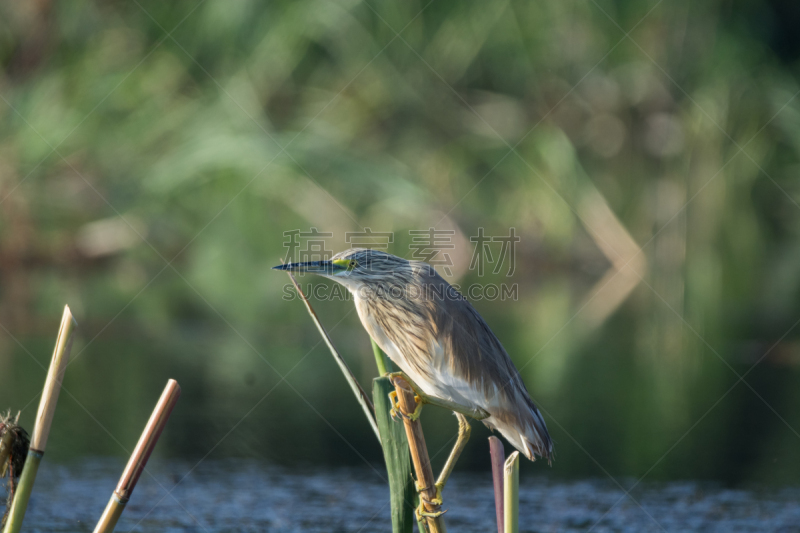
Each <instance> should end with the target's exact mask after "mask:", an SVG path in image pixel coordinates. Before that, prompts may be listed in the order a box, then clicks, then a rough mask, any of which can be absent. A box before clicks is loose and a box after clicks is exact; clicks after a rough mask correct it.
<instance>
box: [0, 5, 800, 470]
mask: <svg viewBox="0 0 800 533" xmlns="http://www.w3.org/2000/svg"><path fill="white" fill-rule="evenodd" d="M798 13H799V12H798V8H797V6H796V4H792V3H789V2H785V3H780V2H777V1H772V2H767V3H761V2H755V1H744V0H742V1H728V2H707V3H697V2H688V1H685V0H677V1H673V2H658V3H657V2H647V3H641V2H631V1H617V2H609V1H608V0H598V1H597V2H596V3H595V2H593V1H581V2H573V1H568V2H527V1H517V0H512V1H499V2H491V3H488V2H482V1H479V0H469V1H465V2H446V1H442V0H434V1H432V2H427V0H423V1H422V2H418V1H415V0H411V1H407V2H358V1H338V0H337V1H319V0H297V1H275V2H254V1H245V0H235V1H232V2H227V1H223V0H205V1H201V2H193V1H192V2H177V3H176V2H169V3H164V2H154V1H142V2H140V3H138V4H137V3H136V2H133V3H127V2H102V3H100V2H97V3H94V2H80V1H74V2H52V1H48V0H39V1H36V2H3V3H2V4H0V62H1V63H2V71H0V96H1V97H2V100H3V102H0V202H1V203H0V324H2V328H0V407H2V409H6V408H10V409H11V410H12V411H14V412H16V410H17V409H23V415H22V424H23V426H25V427H31V426H32V420H33V417H34V415H35V410H36V405H37V403H38V397H37V396H36V394H37V392H38V391H39V390H40V388H41V385H42V383H43V380H44V376H45V369H44V367H46V366H47V362H48V360H49V357H50V354H51V350H52V345H53V343H54V340H55V334H56V332H57V328H58V320H59V317H60V314H61V309H62V305H63V304H64V303H69V304H70V306H71V307H72V309H73V312H74V313H75V315H76V317H77V318H78V322H79V326H80V327H79V330H78V332H79V335H78V336H79V340H78V341H77V342H76V345H75V348H74V350H73V361H74V362H73V363H72V364H71V365H70V367H69V369H68V371H67V374H66V378H65V381H64V386H65V388H66V390H67V391H68V394H67V393H65V394H63V395H62V397H61V402H60V405H59V408H58V412H57V416H56V419H55V423H54V426H53V431H52V433H51V438H50V446H49V449H48V456H52V457H55V458H60V459H62V460H66V459H69V458H74V457H76V456H81V455H98V454H99V455H125V453H124V451H123V448H122V447H123V446H124V447H126V448H127V449H130V448H131V447H132V446H133V444H134V443H135V440H136V437H137V435H138V433H139V431H140V429H141V427H142V426H143V424H144V423H145V421H146V419H147V416H148V413H149V411H150V409H151V408H152V405H153V404H154V403H155V401H156V399H157V397H158V394H159V392H160V390H161V388H162V387H163V385H164V383H165V382H166V380H167V378H169V377H172V378H175V379H177V380H178V381H179V382H180V384H181V386H182V388H183V396H182V398H181V400H180V402H179V404H178V408H177V409H176V411H175V413H174V415H173V418H172V420H171V422H170V426H169V428H168V431H167V432H166V433H165V435H164V439H163V444H162V445H161V446H160V450H159V452H160V453H163V454H166V455H171V456H183V457H189V458H197V459H200V458H202V457H205V456H210V457H217V458H219V457H252V458H260V459H264V460H267V461H271V462H275V463H297V462H309V463H328V464H339V463H352V464H362V461H363V460H364V459H366V460H367V461H371V462H376V463H377V462H380V461H381V451H380V449H379V448H378V447H377V445H376V444H375V442H374V437H373V436H372V434H371V431H370V428H369V427H368V425H367V424H366V423H365V422H364V420H363V415H362V414H361V412H360V410H359V409H358V406H357V405H356V403H355V402H354V401H353V399H352V398H351V397H350V392H349V389H348V387H347V385H346V383H345V382H344V380H343V379H342V378H341V376H340V375H339V374H338V370H337V369H336V366H335V363H334V362H333V361H332V360H331V358H330V356H329V354H328V353H327V352H326V349H325V347H324V345H322V344H320V342H319V341H320V339H319V338H318V335H317V333H316V331H315V329H314V326H313V324H312V323H311V322H310V321H309V320H308V318H307V316H306V314H305V311H304V310H303V309H302V305H301V304H300V303H299V302H298V301H285V300H283V299H282V297H283V295H284V290H283V288H284V286H285V285H286V284H287V283H288V280H287V279H286V277H285V276H283V275H280V274H279V273H276V272H272V271H270V270H269V267H271V266H273V265H276V264H278V263H279V261H280V259H281V258H283V257H284V256H285V252H286V250H285V248H284V235H283V234H284V232H285V231H289V230H295V229H301V230H303V231H308V230H309V228H311V227H316V228H319V229H320V231H329V232H332V233H333V234H334V237H333V239H331V241H330V249H332V250H333V251H339V250H341V249H344V248H345V247H346V246H347V245H346V243H345V242H344V235H345V232H347V231H356V230H359V229H361V228H363V227H370V228H372V229H373V230H374V231H392V232H395V235H396V238H395V241H394V242H393V243H392V244H391V246H390V248H389V250H390V251H392V252H394V253H396V254H398V255H405V256H408V254H409V242H410V238H409V235H408V231H409V230H410V229H427V228H429V227H437V228H440V229H448V230H453V231H455V237H454V243H455V245H456V248H455V249H453V250H450V251H449V253H450V254H451V257H452V259H453V262H454V271H453V276H452V279H453V281H457V282H458V283H459V284H461V285H462V286H465V285H469V284H471V283H477V282H481V283H486V282H495V283H501V282H506V283H509V282H513V283H516V284H518V287H519V298H518V300H517V301H476V302H475V305H476V307H477V308H478V310H479V311H480V312H481V313H482V314H483V315H484V316H485V317H486V319H487V321H488V322H489V324H490V325H491V326H492V328H493V329H494V330H495V332H496V333H497V334H498V336H499V337H500V339H501V340H502V341H503V343H504V344H505V346H506V348H507V349H508V351H509V353H510V354H511V355H512V357H513V358H514V360H515V362H516V363H517V366H518V367H519V368H520V369H521V372H522V374H523V377H524V379H525V381H526V383H527V384H528V387H529V389H530V390H531V394H532V396H533V397H534V399H535V400H536V401H537V402H538V403H539V404H540V405H541V406H542V408H543V410H544V412H545V413H546V419H547V423H548V426H549V427H550V429H551V432H552V434H553V436H554V438H555V440H556V450H557V460H556V462H555V464H554V466H553V468H544V467H543V466H542V465H539V464H536V465H530V464H525V465H523V469H524V470H526V471H529V472H537V473H541V474H543V475H548V476H597V477H604V476H605V472H608V473H610V474H611V475H613V476H632V477H636V478H638V477H640V476H643V475H647V478H646V479H659V478H662V479H665V478H710V479H719V480H724V481H727V482H748V481H770V482H779V483H796V482H797V480H798V479H800V446H798V439H800V433H798V430H800V410H798V408H797V406H798V405H800V369H799V367H798V365H800V331H798V330H797V329H793V326H794V325H795V324H796V321H797V320H798V318H800V299H799V297H800V277H798V272H800V206H799V205H798V201H800V182H798V179H797V174H798V169H799V167H798V161H799V156H800V98H795V96H796V95H797V92H798V89H800V87H799V86H798V78H797V73H798V71H797V66H798V62H797V60H798V57H800V42H799V41H798V39H797V32H796V27H797V24H798V23H800V15H799V14H798ZM396 32H400V34H399V36H398V35H397V33H396ZM627 32H630V33H629V34H628V35H627V37H626V33H627ZM511 147H514V151H513V152H512V151H511V150H510V148H511ZM512 227H513V228H515V229H516V232H517V235H519V236H520V237H521V241H520V243H519V244H518V245H517V249H516V261H515V266H516V268H515V271H514V274H513V276H512V277H511V279H510V280H509V279H507V278H506V276H505V272H502V273H500V274H497V275H494V274H488V275H487V276H485V277H483V278H479V277H478V276H477V274H476V273H475V271H474V270H470V269H469V268H468V265H469V262H470V257H471V254H472V246H473V244H472V243H471V242H470V241H469V237H470V236H474V235H477V234H478V228H485V229H486V234H487V235H507V234H508V232H509V228H512ZM640 248H641V252H640ZM308 282H313V283H326V282H325V281H323V280H312V279H309V278H306V279H304V280H303V283H304V286H305V284H306V283H308ZM315 306H316V307H317V310H318V312H319V313H320V315H321V318H322V320H323V322H324V323H325V324H326V325H327V326H328V328H329V329H330V330H331V334H332V337H333V339H334V342H336V343H337V345H338V347H339V348H340V350H341V351H342V353H343V354H344V355H345V356H346V357H347V358H348V360H349V363H350V364H351V366H352V367H353V368H354V370H355V371H356V372H357V373H358V375H359V377H360V378H361V379H362V382H363V383H364V384H365V385H366V384H368V383H369V380H370V379H371V378H372V377H373V376H374V375H375V368H374V362H373V360H372V354H371V350H370V346H369V341H368V338H367V335H366V333H365V332H364V331H363V329H362V328H361V326H360V324H359V322H358V318H357V316H356V314H355V313H353V312H352V311H353V306H352V303H351V302H327V301H326V302H317V303H315ZM745 373H747V374H746V377H745V381H746V383H743V382H739V383H738V384H737V381H738V375H742V374H745ZM287 374H288V375H287ZM284 375H287V377H286V379H285V380H282V376H284ZM423 420H424V425H425V427H426V431H427V434H428V436H429V449H430V450H431V454H432V455H436V454H437V451H439V453H438V455H437V456H436V461H437V462H438V461H443V459H444V455H445V453H446V450H444V448H445V447H447V445H448V442H449V440H450V439H451V438H452V437H454V435H455V430H456V422H455V420H454V419H452V416H450V415H449V414H446V413H437V412H436V410H435V409H429V410H426V413H425V416H423ZM486 435H487V432H486V431H485V430H483V429H477V428H476V431H474V432H473V438H474V440H473V443H472V444H471V445H470V446H469V447H468V449H467V452H466V454H465V456H464V459H462V461H463V463H462V465H463V466H464V467H467V466H470V465H471V466H472V467H474V468H488V464H489V462H488V445H487V444H486Z"/></svg>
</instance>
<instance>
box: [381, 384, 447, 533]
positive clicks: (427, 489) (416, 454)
mask: <svg viewBox="0 0 800 533" xmlns="http://www.w3.org/2000/svg"><path fill="white" fill-rule="evenodd" d="M392 383H393V384H394V388H395V391H396V392H397V402H398V404H399V406H400V412H401V413H402V414H403V415H405V416H404V417H403V424H404V425H405V430H406V437H407V438H408V447H409V451H410V452H411V462H412V463H413V464H414V470H415V471H416V473H417V484H418V485H419V487H418V488H419V493H420V498H421V499H422V505H423V508H424V509H425V511H426V512H427V513H431V514H435V513H441V512H442V508H441V506H440V505H435V504H434V503H432V501H433V500H434V499H435V498H436V486H435V483H436V481H435V480H434V477H433V469H432V468H431V460H430V457H429V456H428V447H427V445H426V444H425V436H424V435H423V434H422V424H420V422H419V420H410V419H409V417H408V415H410V414H411V413H413V412H414V409H415V408H416V403H415V401H414V392H413V391H412V390H411V387H410V386H409V385H408V383H407V382H406V380H404V379H403V378H402V377H395V378H394V379H393V380H392ZM424 520H425V522H426V525H427V529H428V531H429V532H430V533H444V532H445V531H447V530H446V528H445V525H444V517H442V516H426V517H425V518H424Z"/></svg>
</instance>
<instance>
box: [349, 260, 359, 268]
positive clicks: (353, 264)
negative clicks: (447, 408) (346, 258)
mask: <svg viewBox="0 0 800 533" xmlns="http://www.w3.org/2000/svg"><path fill="white" fill-rule="evenodd" d="M357 264H358V262H357V261H356V260H355V259H351V260H350V268H355V267H356V265H357Z"/></svg>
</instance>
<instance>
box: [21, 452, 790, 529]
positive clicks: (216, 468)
mask: <svg viewBox="0 0 800 533" xmlns="http://www.w3.org/2000/svg"><path fill="white" fill-rule="evenodd" d="M193 466H194V465H193V464H190V463H185V462H180V461H169V462H167V461H161V462H154V463H152V464H151V466H150V467H149V468H148V472H147V473H145V474H144V475H143V477H142V479H141V481H140V483H139V486H138V487H137V489H136V492H135V493H134V495H133V498H132V499H131V502H130V503H129V504H128V507H127V509H126V511H125V513H124V514H123V517H122V519H121V521H120V523H119V525H118V527H117V531H120V532H123V531H137V532H144V531H164V532H214V533H222V532H256V531H259V532H263V531H267V532H320V533H321V532H326V533H331V532H359V531H362V532H368V531H369V532H372V531H376V532H383V531H386V532H389V531H391V525H390V522H389V504H388V501H389V494H388V490H387V488H386V485H385V483H384V482H383V480H382V479H381V478H382V477H383V476H384V472H383V470H382V467H381V466H380V465H375V469H374V470H373V469H370V468H341V469H326V470H315V469H311V468H308V469H299V470H298V469H292V470H290V469H287V468H282V467H275V466H269V465H266V464H264V463H260V462H255V461H208V462H202V463H200V464H199V465H198V466H197V467H196V468H194V469H193V470H192V468H193ZM122 467H123V464H122V463H121V462H119V461H117V460H110V459H95V460H86V461H82V462H80V463H78V464H73V465H70V466H64V465H57V464H53V463H47V462H45V463H44V464H43V465H42V468H41V470H40V472H39V476H38V478H37V482H36V489H35V491H34V495H33V497H32V499H31V503H30V507H29V509H28V515H27V516H26V530H27V531H31V532H40V533H45V532H46V533H52V532H66V531H72V532H74V531H92V529H93V527H94V525H95V523H96V520H97V518H98V517H99V516H100V514H101V513H102V510H103V508H104V506H105V504H106V502H107V501H108V498H109V496H110V494H111V491H112V490H113V488H114V486H115V485H116V482H117V479H118V477H119V475H120V473H121V471H122ZM187 473H188V475H187ZM627 483H628V486H629V485H632V484H633V483H632V482H630V481H628V482H627ZM520 485H521V495H520V500H521V501H520V508H521V526H522V527H521V531H523V532H546V531H589V530H591V531H596V532H604V531H631V532H633V531H665V530H666V531H704V532H717V531H719V532H723V531H725V532H728V531H781V532H794V531H800V505H798V502H800V489H794V488H787V489H781V490H770V491H752V490H730V489H724V488H721V487H713V486H708V485H704V484H700V483H693V482H683V483H667V484H658V485H642V486H639V487H637V488H636V489H635V490H634V491H633V492H632V494H631V495H632V497H628V496H625V494H624V493H623V492H622V491H621V490H620V489H619V488H618V487H616V486H615V485H614V484H613V483H612V482H610V481H602V480H587V481H576V482H555V481H550V480H547V479H544V478H539V477H529V478H527V479H526V478H523V479H522V480H521V481H520ZM445 504H446V505H445V507H446V508H448V509H449V511H448V513H447V524H448V527H449V530H450V531H454V532H482V533H486V532H491V531H496V529H495V528H496V526H495V518H494V503H493V492H492V485H491V478H490V476H489V475H488V474H487V473H484V474H480V473H456V474H454V476H453V478H452V479H451V483H450V485H449V486H448V488H447V490H446V492H445Z"/></svg>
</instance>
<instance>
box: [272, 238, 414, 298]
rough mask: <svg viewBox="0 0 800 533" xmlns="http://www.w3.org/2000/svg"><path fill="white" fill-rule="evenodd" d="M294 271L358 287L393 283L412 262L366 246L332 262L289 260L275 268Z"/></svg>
mask: <svg viewBox="0 0 800 533" xmlns="http://www.w3.org/2000/svg"><path fill="white" fill-rule="evenodd" d="M272 268H273V269H274V270H285V271H288V272H292V273H300V272H310V273H312V274H318V275H320V276H325V277H326V278H331V279H333V280H335V281H338V282H339V283H341V284H343V285H345V286H346V287H347V288H348V289H351V290H355V289H357V288H359V287H363V286H370V285H373V284H379V283H384V284H385V283H387V282H388V283H392V282H394V281H395V280H398V278H403V277H405V276H403V274H404V273H405V272H410V270H411V268H410V262H409V261H407V260H405V259H402V258H400V257H397V256H394V255H391V254H387V253H386V252H381V251H379V250H370V249H366V248H352V249H350V250H345V251H344V252H339V253H338V254H336V255H334V256H333V257H332V258H331V259H330V260H329V261H310V262H307V263H286V264H284V265H279V266H276V267H272Z"/></svg>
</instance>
